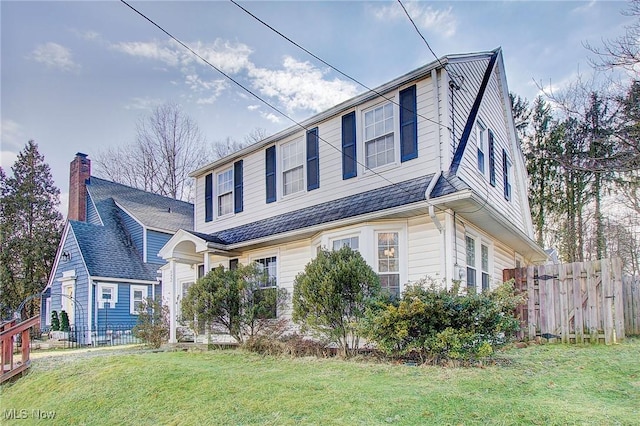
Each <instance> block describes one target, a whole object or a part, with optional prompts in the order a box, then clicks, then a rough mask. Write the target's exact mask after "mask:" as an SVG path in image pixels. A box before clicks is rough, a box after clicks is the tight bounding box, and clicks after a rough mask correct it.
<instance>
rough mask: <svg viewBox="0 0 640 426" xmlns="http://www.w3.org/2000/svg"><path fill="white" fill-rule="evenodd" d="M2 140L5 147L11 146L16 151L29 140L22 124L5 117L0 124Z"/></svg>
mask: <svg viewBox="0 0 640 426" xmlns="http://www.w3.org/2000/svg"><path fill="white" fill-rule="evenodd" d="M0 140H2V147H3V148H5V149H6V148H8V147H10V148H13V150H15V151H19V150H21V149H22V147H23V146H24V144H25V143H27V142H28V140H27V137H26V135H25V133H24V131H23V130H22V126H21V125H20V124H18V123H16V122H15V121H13V120H11V119H8V118H3V119H2V123H1V124H0Z"/></svg>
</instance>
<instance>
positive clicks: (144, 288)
mask: <svg viewBox="0 0 640 426" xmlns="http://www.w3.org/2000/svg"><path fill="white" fill-rule="evenodd" d="M84 159H86V157H83V160H84ZM82 182H84V188H83V189H84V190H85V191H86V194H85V195H86V201H83V202H86V217H85V220H69V221H68V222H67V224H66V227H65V232H64V234H63V238H62V239H61V242H60V245H59V246H58V253H57V255H56V261H55V263H54V266H53V270H52V272H51V274H50V278H49V283H48V284H47V287H46V288H45V290H44V291H43V293H42V298H41V324H42V326H43V329H47V328H48V324H50V316H51V312H52V311H53V310H55V311H57V312H58V315H60V312H61V311H62V310H63V309H64V310H67V311H68V314H69V320H70V325H71V328H72V330H71V333H69V339H70V340H71V338H72V337H71V336H73V339H75V340H76V341H77V342H78V343H79V344H101V343H105V342H111V343H113V342H114V339H115V336H117V335H121V334H132V329H133V327H134V326H135V325H136V323H137V322H138V317H139V315H138V314H137V312H136V308H137V307H138V305H139V303H140V302H141V301H142V300H144V299H147V298H151V297H154V296H161V295H162V289H161V286H160V283H159V282H158V279H157V275H158V273H157V271H158V269H159V268H160V266H162V265H163V264H164V263H165V262H164V260H163V259H161V258H160V257H158V252H159V251H160V249H161V248H162V246H163V245H164V244H165V243H166V242H167V241H169V239H170V238H171V237H172V235H173V233H174V232H175V231H177V230H178V229H181V228H192V226H193V205H192V204H189V203H185V202H182V201H178V200H174V199H171V198H168V197H163V196H160V195H157V194H151V193H148V192H145V191H141V190H139V189H135V188H131V187H128V186H125V185H121V184H118V183H115V182H110V181H107V180H104V179H100V178H96V177H91V178H90V179H87V180H82ZM149 228H151V229H154V230H150V229H149ZM162 230H166V231H165V232H163V231H162ZM145 254H146V256H145Z"/></svg>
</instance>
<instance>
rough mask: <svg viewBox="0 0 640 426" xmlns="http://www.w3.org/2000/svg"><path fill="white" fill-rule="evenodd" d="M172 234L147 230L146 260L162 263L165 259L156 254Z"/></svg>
mask: <svg viewBox="0 0 640 426" xmlns="http://www.w3.org/2000/svg"><path fill="white" fill-rule="evenodd" d="M172 236H173V235H172V234H167V233H164V232H158V231H151V230H149V231H147V259H146V260H147V262H149V263H155V264H158V265H164V263H165V261H164V260H163V259H162V258H161V257H160V256H158V253H160V249H161V248H162V246H164V245H165V244H166V243H167V242H168V241H169V240H170V239H171V237H172Z"/></svg>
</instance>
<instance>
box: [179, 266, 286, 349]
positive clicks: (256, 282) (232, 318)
mask: <svg viewBox="0 0 640 426" xmlns="http://www.w3.org/2000/svg"><path fill="white" fill-rule="evenodd" d="M268 280H269V277H268V275H267V273H266V271H264V270H263V269H262V268H260V267H259V266H258V265H255V264H254V265H247V266H244V265H238V268H237V269H224V268H223V267H222V266H220V267H218V268H215V269H212V270H211V271H210V272H209V273H208V274H207V275H205V276H204V277H202V278H200V279H199V280H198V281H196V283H195V284H194V285H192V286H191V287H189V291H188V292H187V295H186V296H185V298H184V299H183V300H182V313H183V316H184V317H185V318H195V320H196V321H198V322H201V323H207V324H208V325H209V326H210V327H216V328H222V329H224V330H225V331H226V332H228V333H229V335H230V336H232V337H233V338H235V339H236V340H237V341H238V343H240V344H242V343H243V342H244V341H245V340H246V339H249V338H252V337H254V336H257V335H258V334H260V333H261V332H262V331H263V330H267V329H268V328H269V327H271V326H273V324H274V322H277V310H278V308H281V307H282V306H283V305H284V303H285V301H286V299H287V291H286V290H285V289H281V288H276V287H265V286H264V284H265V283H267V282H268Z"/></svg>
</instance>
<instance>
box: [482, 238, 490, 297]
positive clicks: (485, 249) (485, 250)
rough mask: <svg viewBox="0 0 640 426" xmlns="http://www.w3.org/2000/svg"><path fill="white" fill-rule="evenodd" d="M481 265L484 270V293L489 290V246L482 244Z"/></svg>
mask: <svg viewBox="0 0 640 426" xmlns="http://www.w3.org/2000/svg"><path fill="white" fill-rule="evenodd" d="M480 263H481V267H482V268H481V269H482V291H487V290H489V246H487V245H485V244H480Z"/></svg>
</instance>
